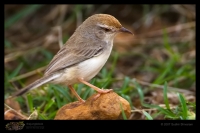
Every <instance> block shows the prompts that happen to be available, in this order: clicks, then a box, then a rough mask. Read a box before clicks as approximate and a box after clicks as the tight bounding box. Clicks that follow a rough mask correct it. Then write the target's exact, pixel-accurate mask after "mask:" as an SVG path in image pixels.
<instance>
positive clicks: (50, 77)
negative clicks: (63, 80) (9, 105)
mask: <svg viewBox="0 0 200 133" xmlns="http://www.w3.org/2000/svg"><path fill="white" fill-rule="evenodd" d="M59 76H60V74H54V75H48V76H44V77H42V78H40V79H38V80H36V81H35V82H33V83H31V84H30V85H28V86H26V87H24V88H23V89H21V90H19V91H17V92H16V93H14V94H13V95H12V97H17V96H20V95H23V94H25V93H26V92H28V91H30V90H32V89H35V88H37V87H40V86H41V85H43V84H45V83H48V82H50V81H51V80H53V79H55V78H57V77H59Z"/></svg>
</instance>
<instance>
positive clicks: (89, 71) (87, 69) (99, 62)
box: [78, 44, 112, 81]
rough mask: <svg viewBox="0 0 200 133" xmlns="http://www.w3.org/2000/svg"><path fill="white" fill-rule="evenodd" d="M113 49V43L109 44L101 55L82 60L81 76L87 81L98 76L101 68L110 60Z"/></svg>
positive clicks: (80, 66) (79, 67) (79, 68)
mask: <svg viewBox="0 0 200 133" xmlns="http://www.w3.org/2000/svg"><path fill="white" fill-rule="evenodd" d="M109 45H110V44H109ZM111 50H112V45H111V46H109V48H108V49H107V50H105V51H104V52H103V53H102V54H100V55H99V56H96V57H93V58H91V59H88V60H85V61H83V62H81V63H80V64H79V65H78V70H79V71H78V73H79V74H78V75H79V77H80V78H83V79H84V80H86V81H89V80H91V79H92V78H93V77H94V76H96V75H97V74H98V73H99V71H100V70H101V68H102V67H103V66H104V65H105V63H106V61H107V60H108V57H109V56H110V53H111Z"/></svg>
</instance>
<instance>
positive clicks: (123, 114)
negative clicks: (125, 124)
mask: <svg viewBox="0 0 200 133" xmlns="http://www.w3.org/2000/svg"><path fill="white" fill-rule="evenodd" d="M120 109H121V111H122V117H123V119H124V120H127V117H126V114H125V112H124V109H123V107H122V103H121V102H120Z"/></svg>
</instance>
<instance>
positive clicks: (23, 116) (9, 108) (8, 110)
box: [4, 103, 27, 119]
mask: <svg viewBox="0 0 200 133" xmlns="http://www.w3.org/2000/svg"><path fill="white" fill-rule="evenodd" d="M4 105H5V106H6V107H7V108H9V110H7V111H6V112H5V113H4V115H6V113H8V112H9V111H10V110H12V111H14V112H15V113H16V114H18V115H19V116H21V117H22V118H25V119H27V118H26V116H24V115H22V114H21V113H18V112H17V111H16V110H14V109H12V108H11V107H9V106H8V105H7V104H5V103H4Z"/></svg>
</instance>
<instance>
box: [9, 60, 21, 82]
mask: <svg viewBox="0 0 200 133" xmlns="http://www.w3.org/2000/svg"><path fill="white" fill-rule="evenodd" d="M22 66H23V63H20V64H19V66H18V67H17V68H16V69H15V70H14V71H13V72H12V73H11V74H10V75H9V79H12V78H13V77H15V76H17V74H18V73H19V71H20V70H21V68H22Z"/></svg>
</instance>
